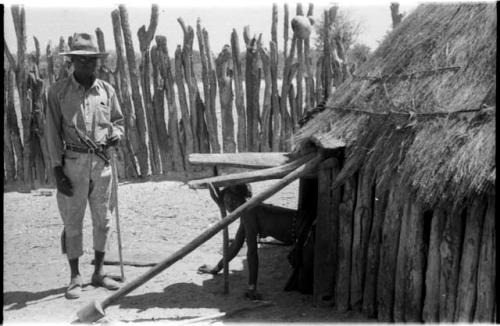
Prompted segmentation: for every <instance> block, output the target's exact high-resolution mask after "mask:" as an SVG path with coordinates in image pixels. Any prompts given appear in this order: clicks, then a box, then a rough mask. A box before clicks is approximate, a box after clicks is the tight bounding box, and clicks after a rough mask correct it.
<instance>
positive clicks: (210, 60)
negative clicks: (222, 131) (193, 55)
mask: <svg viewBox="0 0 500 326" xmlns="http://www.w3.org/2000/svg"><path fill="white" fill-rule="evenodd" d="M202 32H203V41H204V43H205V52H206V56H207V70H208V82H209V86H210V87H209V92H210V93H209V97H208V102H207V103H209V104H210V106H209V110H210V114H209V115H208V116H207V119H208V120H210V124H211V126H212V129H213V133H214V135H215V136H214V139H213V145H211V146H212V152H213V153H220V150H221V148H220V144H219V128H218V122H217V112H216V111H217V110H216V105H215V102H216V98H217V72H216V71H215V60H214V56H213V55H212V50H211V48H210V40H209V38H208V32H207V30H206V29H205V28H204V29H203V31H202ZM207 124H208V123H207Z"/></svg>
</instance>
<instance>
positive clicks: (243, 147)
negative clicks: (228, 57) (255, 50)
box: [231, 29, 247, 152]
mask: <svg viewBox="0 0 500 326" xmlns="http://www.w3.org/2000/svg"><path fill="white" fill-rule="evenodd" d="M231 50H232V54H233V75H234V93H235V104H236V112H237V114H238V137H237V141H238V152H246V151H247V139H246V135H247V122H246V113H245V102H244V97H243V80H242V78H243V77H242V72H241V61H240V42H239V39H238V33H236V30H235V29H233V32H232V34H231Z"/></svg>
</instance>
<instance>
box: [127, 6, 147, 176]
mask: <svg viewBox="0 0 500 326" xmlns="http://www.w3.org/2000/svg"><path fill="white" fill-rule="evenodd" d="M119 10H120V22H121V25H122V32H123V39H124V41H125V53H126V54H127V62H128V70H129V75H130V86H131V89H132V101H133V104H134V112H135V118H136V125H137V133H138V141H139V147H138V148H137V149H136V150H137V154H138V160H139V166H140V169H141V175H142V176H143V177H147V176H148V175H149V173H150V170H149V155H150V153H149V146H148V144H149V137H148V126H147V122H146V113H145V111H144V106H143V103H142V98H141V94H140V93H139V77H138V71H137V65H136V61H135V52H134V44H133V42H132V34H131V32H130V25H129V22H128V12H127V9H126V7H125V5H119Z"/></svg>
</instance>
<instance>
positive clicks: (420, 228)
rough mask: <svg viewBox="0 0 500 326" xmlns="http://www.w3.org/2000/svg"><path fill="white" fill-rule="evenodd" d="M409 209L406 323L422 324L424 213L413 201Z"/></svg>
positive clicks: (405, 299)
mask: <svg viewBox="0 0 500 326" xmlns="http://www.w3.org/2000/svg"><path fill="white" fill-rule="evenodd" d="M410 200H411V199H410ZM409 209H410V210H409V212H408V214H409V216H408V220H409V221H408V225H409V232H408V239H407V243H406V251H407V259H406V265H407V268H406V277H407V280H406V284H405V289H404V293H405V295H404V301H405V314H404V319H405V321H406V322H410V323H420V322H421V321H422V302H423V295H424V264H425V250H426V245H425V244H424V212H423V210H422V208H421V206H420V205H419V204H418V203H416V202H415V201H413V200H411V202H410V203H409ZM400 250H401V249H400Z"/></svg>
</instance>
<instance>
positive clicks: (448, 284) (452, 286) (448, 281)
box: [439, 207, 464, 323]
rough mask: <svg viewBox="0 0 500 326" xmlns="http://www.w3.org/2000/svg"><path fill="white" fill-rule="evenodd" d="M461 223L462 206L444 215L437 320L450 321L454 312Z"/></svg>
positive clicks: (460, 243)
mask: <svg viewBox="0 0 500 326" xmlns="http://www.w3.org/2000/svg"><path fill="white" fill-rule="evenodd" d="M463 224H464V223H463V210H462V208H461V207H454V208H453V209H452V211H451V213H450V214H448V216H447V217H446V224H445V227H444V231H443V239H442V241H441V246H440V255H441V271H440V272H441V275H440V280H439V287H440V288H439V299H440V301H439V322H448V323H451V322H453V317H454V314H455V304H456V298H457V285H458V274H459V268H460V253H461V246H462V235H463Z"/></svg>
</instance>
